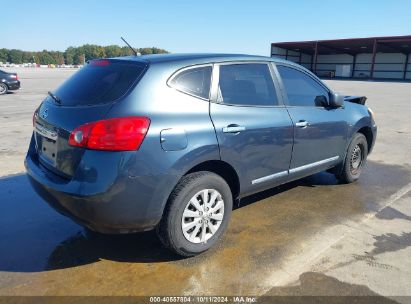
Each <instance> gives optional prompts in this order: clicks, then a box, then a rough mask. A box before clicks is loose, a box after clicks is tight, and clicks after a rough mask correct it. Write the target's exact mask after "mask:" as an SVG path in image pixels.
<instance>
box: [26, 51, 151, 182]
mask: <svg viewBox="0 0 411 304" xmlns="http://www.w3.org/2000/svg"><path fill="white" fill-rule="evenodd" d="M146 69H147V64H146V63H145V62H144V61H142V60H141V61H137V60H132V61H128V60H122V59H110V60H106V59H104V60H94V61H91V62H90V63H88V64H86V65H85V66H84V67H83V68H82V69H81V70H79V71H78V72H76V73H75V74H74V75H73V76H71V77H70V78H69V79H68V80H66V82H64V83H63V84H62V85H61V86H60V87H59V88H58V89H57V90H56V91H55V92H53V94H52V95H54V96H53V97H52V96H48V97H47V98H46V99H45V100H44V101H43V103H42V104H41V106H40V107H39V109H38V110H37V111H36V113H35V115H34V119H33V125H34V135H35V136H34V138H35V145H36V151H37V154H38V158H39V161H40V163H41V164H42V165H43V166H44V167H46V168H47V169H49V170H51V171H53V172H54V173H56V174H59V175H60V176H62V177H65V178H71V177H72V176H73V175H74V173H75V170H76V168H77V166H78V164H79V162H80V160H81V157H82V155H83V153H84V151H85V150H84V148H78V147H72V146H70V145H69V144H68V139H69V135H70V132H71V131H72V130H73V129H74V128H76V127H79V126H80V125H83V124H85V123H90V122H94V121H98V120H101V119H104V118H105V116H106V114H107V112H108V111H109V109H110V108H111V107H112V105H113V104H114V103H115V102H120V101H121V99H124V98H126V97H127V95H128V94H129V93H130V92H131V91H132V90H133V88H134V87H135V86H136V85H137V83H138V81H139V79H140V78H141V77H142V76H143V74H144V72H145V70H146ZM55 97H57V100H56V98H55Z"/></svg>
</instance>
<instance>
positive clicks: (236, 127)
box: [223, 125, 245, 133]
mask: <svg viewBox="0 0 411 304" xmlns="http://www.w3.org/2000/svg"><path fill="white" fill-rule="evenodd" d="M241 131H245V127H243V126H239V125H228V126H227V127H224V128H223V133H240V132H241Z"/></svg>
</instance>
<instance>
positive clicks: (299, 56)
mask: <svg viewBox="0 0 411 304" xmlns="http://www.w3.org/2000/svg"><path fill="white" fill-rule="evenodd" d="M298 64H301V51H300V54H299V55H298Z"/></svg>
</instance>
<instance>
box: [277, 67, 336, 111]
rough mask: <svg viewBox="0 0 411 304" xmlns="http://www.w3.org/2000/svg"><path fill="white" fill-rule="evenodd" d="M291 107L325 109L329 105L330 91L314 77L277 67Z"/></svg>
mask: <svg viewBox="0 0 411 304" xmlns="http://www.w3.org/2000/svg"><path fill="white" fill-rule="evenodd" d="M277 69H278V72H279V73H280V76H281V79H282V81H283V85H284V88H285V90H286V92H287V97H288V104H289V105H290V106H303V107H316V106H317V107H323V106H324V104H328V101H329V93H328V91H327V90H326V89H325V88H324V87H323V86H322V85H320V84H319V83H318V82H317V81H315V80H314V79H313V78H312V77H310V76H308V75H307V74H306V73H304V72H301V71H299V70H296V69H293V68H290V67H286V66H283V65H278V66H277Z"/></svg>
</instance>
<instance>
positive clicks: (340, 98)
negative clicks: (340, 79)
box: [330, 93, 344, 108]
mask: <svg viewBox="0 0 411 304" xmlns="http://www.w3.org/2000/svg"><path fill="white" fill-rule="evenodd" d="M330 106H331V107H332V108H342V107H343V106H344V95H341V94H338V93H333V94H331V96H330Z"/></svg>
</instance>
